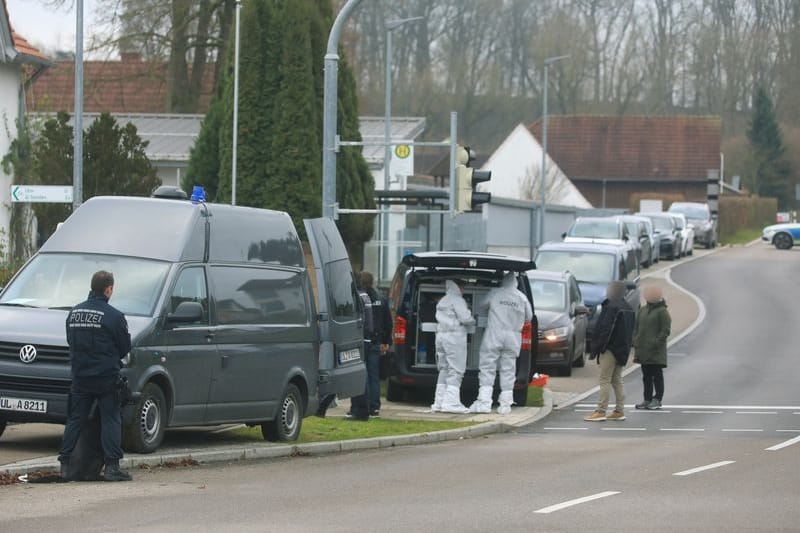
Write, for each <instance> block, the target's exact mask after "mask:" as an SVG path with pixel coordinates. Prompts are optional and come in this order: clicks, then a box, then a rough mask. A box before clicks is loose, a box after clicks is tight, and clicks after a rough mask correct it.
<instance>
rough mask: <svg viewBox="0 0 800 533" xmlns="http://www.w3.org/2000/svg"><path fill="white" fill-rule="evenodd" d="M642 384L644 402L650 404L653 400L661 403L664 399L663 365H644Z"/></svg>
mask: <svg viewBox="0 0 800 533" xmlns="http://www.w3.org/2000/svg"><path fill="white" fill-rule="evenodd" d="M642 382H643V383H644V401H646V402H649V401H650V400H652V399H653V398H655V399H656V400H658V401H661V400H662V399H663V398H664V369H663V367H662V366H661V365H642ZM653 389H655V395H654V394H653Z"/></svg>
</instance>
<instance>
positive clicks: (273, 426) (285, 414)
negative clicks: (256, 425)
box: [261, 383, 303, 442]
mask: <svg viewBox="0 0 800 533" xmlns="http://www.w3.org/2000/svg"><path fill="white" fill-rule="evenodd" d="M302 426H303V395H302V394H300V389H298V388H297V386H296V385H295V384H294V383H289V384H288V385H286V390H285V391H284V392H283V397H282V398H281V401H280V403H279V404H278V414H277V415H276V416H275V420H270V421H269V422H264V423H263V424H261V434H262V435H263V436H264V440H268V441H270V442H277V441H282V442H288V441H294V440H297V437H299V436H300V428H301V427H302Z"/></svg>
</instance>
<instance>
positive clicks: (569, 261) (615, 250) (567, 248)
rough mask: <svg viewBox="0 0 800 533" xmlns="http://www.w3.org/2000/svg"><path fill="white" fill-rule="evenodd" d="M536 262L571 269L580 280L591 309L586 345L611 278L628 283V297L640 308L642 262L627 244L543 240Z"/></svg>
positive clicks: (631, 304) (584, 296)
mask: <svg viewBox="0 0 800 533" xmlns="http://www.w3.org/2000/svg"><path fill="white" fill-rule="evenodd" d="M536 265H537V266H538V267H539V268H541V269H542V270H552V271H556V272H571V273H572V274H573V275H574V276H575V279H577V280H578V286H579V287H580V290H581V295H582V296H583V302H584V304H585V305H586V307H588V309H589V325H588V330H587V334H586V345H587V349H588V346H589V341H590V337H591V332H592V327H593V326H594V323H595V321H596V320H597V318H598V316H599V315H600V313H599V310H600V304H602V303H603V300H605V298H606V288H607V287H608V284H609V283H610V282H612V281H622V282H624V283H625V288H626V293H625V300H626V301H627V302H628V304H630V306H631V307H632V308H633V309H634V310H636V309H638V308H639V298H640V296H639V293H640V291H639V265H638V262H637V261H636V257H635V256H634V254H633V252H632V251H630V250H629V249H628V248H627V247H623V246H615V245H609V244H584V243H567V242H555V243H547V244H543V245H542V246H541V247H540V248H539V251H538V252H537V254H536Z"/></svg>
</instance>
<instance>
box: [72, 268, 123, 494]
mask: <svg viewBox="0 0 800 533" xmlns="http://www.w3.org/2000/svg"><path fill="white" fill-rule="evenodd" d="M113 293H114V276H113V274H111V273H110V272H106V271H104V270H100V271H98V272H95V274H94V275H93V276H92V282H91V292H90V293H89V298H88V299H87V300H86V301H85V302H82V303H79V304H78V305H76V306H75V307H73V308H72V310H71V311H70V313H69V315H67V322H66V328H67V344H69V357H70V366H71V377H72V388H71V390H70V395H69V416H68V418H67V424H66V427H65V428H64V439H63V443H62V445H61V453H60V454H59V457H58V460H59V461H60V462H61V471H62V475H63V473H64V472H66V470H67V468H68V466H69V460H70V455H71V454H72V452H73V451H74V449H75V446H76V444H77V442H78V437H79V436H80V432H81V429H82V428H83V426H84V425H85V424H86V421H87V420H88V418H89V413H90V410H91V408H92V404H93V403H94V402H95V401H96V402H97V409H98V412H99V414H100V424H101V428H102V430H101V437H100V439H101V443H102V447H103V454H104V455H105V472H104V478H105V480H106V481H130V480H131V476H130V474H128V473H127V472H125V471H124V470H121V469H120V467H119V461H120V459H122V445H121V444H122V410H121V407H120V404H119V401H118V400H117V397H116V386H117V381H118V380H119V374H120V368H121V367H122V361H121V360H122V358H123V357H125V355H126V354H127V353H128V352H129V351H130V349H131V336H130V334H129V333H128V323H127V321H126V320H125V316H124V315H123V314H122V313H121V312H119V311H118V310H117V309H115V308H114V307H112V306H111V305H110V304H109V303H108V301H109V299H110V298H111V295H112V294H113Z"/></svg>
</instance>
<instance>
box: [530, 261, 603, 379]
mask: <svg viewBox="0 0 800 533" xmlns="http://www.w3.org/2000/svg"><path fill="white" fill-rule="evenodd" d="M528 280H529V281H530V284H531V291H532V292H533V299H534V301H535V302H536V317H537V318H538V319H539V350H538V351H537V353H536V359H535V360H534V367H535V369H536V370H537V371H538V370H548V371H549V369H553V370H555V371H557V372H558V373H560V374H561V375H563V376H570V375H572V367H573V366H577V367H582V366H584V364H585V363H586V327H587V324H588V315H589V309H588V308H587V307H586V306H585V305H583V296H581V289H580V287H579V286H578V281H577V280H576V279H575V276H573V275H572V273H570V272H550V271H546V270H531V271H529V272H528Z"/></svg>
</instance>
